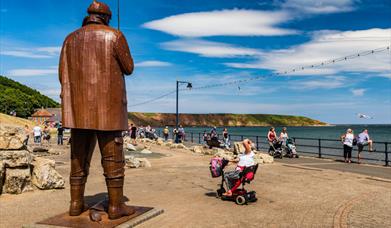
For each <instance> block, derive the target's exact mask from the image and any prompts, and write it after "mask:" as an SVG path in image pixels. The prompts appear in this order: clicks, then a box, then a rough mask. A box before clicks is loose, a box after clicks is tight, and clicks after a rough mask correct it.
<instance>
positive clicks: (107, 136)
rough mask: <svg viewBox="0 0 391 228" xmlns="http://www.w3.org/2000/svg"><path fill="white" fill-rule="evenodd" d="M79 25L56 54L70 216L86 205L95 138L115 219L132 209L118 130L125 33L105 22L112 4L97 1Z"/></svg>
mask: <svg viewBox="0 0 391 228" xmlns="http://www.w3.org/2000/svg"><path fill="white" fill-rule="evenodd" d="M87 12H88V16H87V17H85V19H84V21H83V25H82V27H81V28H80V29H78V30H76V31H74V32H72V33H71V34H69V35H68V36H67V37H66V39H65V41H64V44H63V47H62V50H61V56H60V66H59V78H60V82H61V95H60V97H61V107H62V123H63V127H65V128H70V129H71V140H72V141H71V172H70V181H69V182H70V190H71V202H70V209H69V215H70V216H78V215H80V214H81V213H82V212H83V211H84V210H85V209H86V205H85V204H84V189H85V184H86V181H87V177H88V171H89V166H90V161H91V156H92V153H93V151H94V148H95V145H96V142H97V141H98V145H99V148H100V151H101V155H102V161H101V163H102V166H103V170H104V176H105V178H106V186H107V191H108V206H107V214H108V217H109V219H118V218H121V217H123V216H128V215H131V214H133V213H135V209H134V208H133V207H130V206H126V205H125V203H124V201H123V185H124V171H125V170H124V165H125V161H124V153H123V139H122V135H121V132H122V131H124V130H126V129H127V126H128V118H127V116H128V115H127V100H126V88H125V79H124V75H129V74H131V73H132V72H133V60H132V57H131V54H130V51H129V47H128V44H127V41H126V39H125V36H124V35H123V34H122V33H121V32H120V31H119V30H116V29H113V28H111V27H110V26H109V22H110V19H111V11H110V8H109V7H108V6H107V5H106V4H104V3H102V2H98V1H93V3H92V4H91V5H90V6H89V7H88V9H87Z"/></svg>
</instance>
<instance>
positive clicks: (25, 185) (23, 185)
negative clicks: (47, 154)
mask: <svg viewBox="0 0 391 228" xmlns="http://www.w3.org/2000/svg"><path fill="white" fill-rule="evenodd" d="M32 189H33V188H32V186H31V174H30V168H29V167H27V168H8V169H7V170H6V173H5V181H4V185H3V193H9V194H20V193H22V192H26V191H30V190H32Z"/></svg>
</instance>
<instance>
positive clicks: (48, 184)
mask: <svg viewBox="0 0 391 228" xmlns="http://www.w3.org/2000/svg"><path fill="white" fill-rule="evenodd" d="M55 164H56V162H55V161H54V160H50V159H46V158H40V157H36V158H34V161H33V163H32V165H33V167H34V168H33V172H32V183H33V184H34V185H35V186H36V187H37V188H39V189H55V188H64V184H65V181H64V178H63V177H62V176H61V175H60V174H59V173H58V172H57V171H56V169H55Z"/></svg>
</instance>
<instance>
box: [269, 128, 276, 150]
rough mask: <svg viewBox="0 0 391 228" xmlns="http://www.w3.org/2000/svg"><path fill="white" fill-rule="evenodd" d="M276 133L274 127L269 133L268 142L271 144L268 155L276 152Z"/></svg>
mask: <svg viewBox="0 0 391 228" xmlns="http://www.w3.org/2000/svg"><path fill="white" fill-rule="evenodd" d="M276 135H277V134H276V131H275V129H274V127H271V128H270V129H269V132H268V133H267V141H268V142H269V146H270V147H269V151H268V153H269V154H270V151H274V142H275V141H276V139H277V138H276Z"/></svg>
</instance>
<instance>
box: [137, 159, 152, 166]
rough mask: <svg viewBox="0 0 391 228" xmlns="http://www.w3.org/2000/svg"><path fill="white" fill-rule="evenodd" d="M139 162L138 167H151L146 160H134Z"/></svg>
mask: <svg viewBox="0 0 391 228" xmlns="http://www.w3.org/2000/svg"><path fill="white" fill-rule="evenodd" d="M136 159H137V160H138V161H139V162H140V167H144V168H150V167H152V165H151V163H150V162H149V161H148V159H146V158H136Z"/></svg>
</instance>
